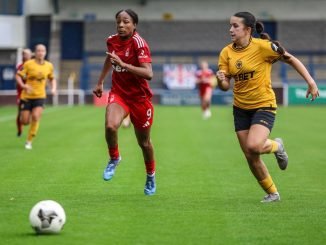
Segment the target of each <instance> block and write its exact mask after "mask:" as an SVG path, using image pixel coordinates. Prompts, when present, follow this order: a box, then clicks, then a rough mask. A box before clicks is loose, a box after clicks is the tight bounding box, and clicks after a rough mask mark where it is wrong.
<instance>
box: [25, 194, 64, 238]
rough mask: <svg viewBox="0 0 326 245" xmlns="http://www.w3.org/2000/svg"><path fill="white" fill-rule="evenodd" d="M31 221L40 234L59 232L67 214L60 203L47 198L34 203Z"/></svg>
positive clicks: (30, 214)
mask: <svg viewBox="0 0 326 245" xmlns="http://www.w3.org/2000/svg"><path fill="white" fill-rule="evenodd" d="M29 221H30V223H31V225H32V228H33V229H34V230H35V232H36V233H38V234H41V233H59V232H60V231H61V229H62V227H63V225H64V224H65V222H66V214H65V211H64V209H63V208H62V206H61V205H60V204H59V203H57V202H55V201H52V200H45V201H40V202H38V203H36V204H35V205H34V207H33V208H32V210H31V212H30V213H29Z"/></svg>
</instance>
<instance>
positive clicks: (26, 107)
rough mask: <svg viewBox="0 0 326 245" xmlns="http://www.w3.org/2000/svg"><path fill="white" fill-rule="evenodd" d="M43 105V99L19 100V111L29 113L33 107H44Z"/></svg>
mask: <svg viewBox="0 0 326 245" xmlns="http://www.w3.org/2000/svg"><path fill="white" fill-rule="evenodd" d="M44 103H45V99H25V100H22V99H21V100H20V104H19V108H20V110H21V111H31V110H33V108H35V107H39V106H40V107H44Z"/></svg>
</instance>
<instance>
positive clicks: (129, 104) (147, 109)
mask: <svg viewBox="0 0 326 245" xmlns="http://www.w3.org/2000/svg"><path fill="white" fill-rule="evenodd" d="M113 103H117V104H119V105H121V106H122V107H123V109H124V110H125V111H126V112H127V113H128V114H130V120H131V122H132V124H133V125H134V127H135V128H137V129H147V128H150V127H151V126H152V124H153V116H154V107H153V104H152V102H151V100H150V99H144V100H141V101H130V100H128V101H127V100H124V99H122V98H121V97H120V96H119V95H117V94H115V93H112V92H110V93H109V98H108V104H113Z"/></svg>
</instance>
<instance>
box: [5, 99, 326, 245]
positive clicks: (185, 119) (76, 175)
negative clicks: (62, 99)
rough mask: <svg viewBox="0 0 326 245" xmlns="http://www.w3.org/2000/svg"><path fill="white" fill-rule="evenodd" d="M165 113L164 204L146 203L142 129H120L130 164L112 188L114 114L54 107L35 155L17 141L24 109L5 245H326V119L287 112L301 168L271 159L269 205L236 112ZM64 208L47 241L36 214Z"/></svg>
mask: <svg viewBox="0 0 326 245" xmlns="http://www.w3.org/2000/svg"><path fill="white" fill-rule="evenodd" d="M212 111H213V117H212V118H211V119H210V120H207V121H204V120H202V118H201V112H200V108H199V107H163V106H156V111H155V120H154V126H153V128H152V141H153V144H154V147H155V155H156V161H157V193H156V195H154V196H150V197H149V196H145V195H144V194H143V188H144V182H145V168H144V164H143V160H142V155H141V151H140V148H139V147H138V145H137V143H136V139H135V136H134V132H133V129H132V128H129V129H122V128H121V129H120V131H119V141H120V144H119V145H120V151H121V154H122V158H123V160H122V162H121V164H120V165H119V166H118V168H117V171H116V175H115V176H114V178H113V179H112V180H111V181H110V182H105V181H103V180H102V171H103V169H104V167H105V165H106V162H107V151H106V144H105V140H104V129H103V127H104V108H96V107H93V106H84V107H47V108H46V109H45V112H44V114H43V117H42V121H41V125H40V130H39V134H38V136H37V138H36V139H35V141H34V144H33V150H31V151H27V150H25V149H24V141H25V138H26V133H27V128H25V131H24V134H23V136H22V137H21V138H17V137H16V131H15V123H14V120H15V119H14V118H15V113H16V108H15V107H2V108H0V138H1V140H0V151H1V154H0V181H1V184H0V217H1V218H0V244H10V245H12V244H42V245H44V244H69V245H71V244H259V245H261V244H326V229H325V227H326V189H325V187H326V178H325V176H326V153H325V147H326V113H325V107H321V106H320V107H319V106H316V107H313V106H310V105H307V106H302V107H299V106H298V107H289V108H280V109H279V110H278V114H277V119H276V122H275V127H274V129H273V132H272V134H271V137H278V136H281V137H282V138H283V140H284V142H285V146H286V149H287V152H288V154H289V159H290V161H289V167H288V169H287V170H286V171H281V170H279V169H278V167H277V164H276V160H275V159H274V156H273V155H265V156H263V159H264V161H265V163H266V164H267V166H268V168H269V171H270V173H271V175H272V177H273V179H274V181H275V183H276V185H277V187H278V189H279V192H280V194H281V198H282V200H281V201H280V202H278V203H270V204H262V203H260V200H261V199H262V197H263V196H264V192H263V191H262V190H261V189H260V187H259V185H258V184H257V182H256V181H255V179H254V177H253V176H252V175H251V173H250V171H249V168H248V166H247V164H246V162H245V159H244V157H243V155H242V153H241V150H240V147H239V145H238V142H237V139H236V135H235V133H234V131H233V118H232V108H231V106H228V107H226V106H225V107H213V108H212ZM46 199H52V200H55V201H58V202H59V203H61V204H62V205H63V207H64V209H65V211H66V215H67V222H66V225H65V227H64V229H63V231H62V232H61V233H60V234H59V235H50V236H45V235H41V236H36V235H34V232H33V231H32V229H31V227H30V225H29V221H28V215H29V211H30V209H31V208H32V206H33V205H34V204H35V203H36V202H38V201H40V200H46Z"/></svg>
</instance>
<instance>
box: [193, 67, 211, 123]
mask: <svg viewBox="0 0 326 245" xmlns="http://www.w3.org/2000/svg"><path fill="white" fill-rule="evenodd" d="M196 78H197V83H198V85H199V97H200V101H201V108H202V111H203V118H204V119H208V118H210V117H211V116H212V113H211V111H210V105H211V100H212V94H213V87H212V81H213V79H214V72H213V71H212V70H211V69H210V68H209V66H208V63H207V62H206V61H202V62H201V64H200V69H199V70H198V71H197V72H196Z"/></svg>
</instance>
